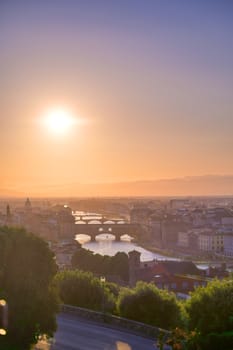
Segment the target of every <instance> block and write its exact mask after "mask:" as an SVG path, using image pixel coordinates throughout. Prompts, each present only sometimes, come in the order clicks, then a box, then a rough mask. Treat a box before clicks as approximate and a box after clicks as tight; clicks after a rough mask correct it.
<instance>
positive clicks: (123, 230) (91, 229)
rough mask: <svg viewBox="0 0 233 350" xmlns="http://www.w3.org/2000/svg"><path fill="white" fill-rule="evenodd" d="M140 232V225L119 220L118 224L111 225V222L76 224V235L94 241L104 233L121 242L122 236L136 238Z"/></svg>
mask: <svg viewBox="0 0 233 350" xmlns="http://www.w3.org/2000/svg"><path fill="white" fill-rule="evenodd" d="M139 231H140V226H139V225H138V224H130V223H123V222H122V223H121V222H119V220H118V221H117V223H114V222H113V223H111V222H110V221H107V222H106V221H102V222H101V221H95V222H93V221H89V223H83V222H80V221H78V223H77V222H76V224H75V234H76V235H78V234H85V235H88V236H90V237H91V240H92V241H95V238H96V236H98V235H100V234H103V233H104V234H111V235H114V236H115V239H116V241H120V239H121V236H123V235H129V236H132V237H135V236H138V234H139Z"/></svg>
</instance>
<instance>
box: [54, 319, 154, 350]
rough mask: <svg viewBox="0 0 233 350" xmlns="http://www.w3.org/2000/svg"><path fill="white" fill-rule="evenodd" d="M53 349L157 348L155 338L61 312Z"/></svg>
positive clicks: (129, 349) (110, 349)
mask: <svg viewBox="0 0 233 350" xmlns="http://www.w3.org/2000/svg"><path fill="white" fill-rule="evenodd" d="M57 322H58V329H57V332H56V334H55V337H54V342H53V345H52V347H51V350H155V349H157V348H156V346H155V345H154V343H155V341H154V340H153V339H148V338H144V337H140V336H137V335H134V334H131V333H128V332H125V331H121V330H117V329H112V328H108V327H106V326H104V325H102V324H98V323H92V322H89V321H86V320H84V319H80V318H78V317H77V316H73V315H69V314H59V316H58V318H57Z"/></svg>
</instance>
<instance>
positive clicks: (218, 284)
mask: <svg viewBox="0 0 233 350" xmlns="http://www.w3.org/2000/svg"><path fill="white" fill-rule="evenodd" d="M186 310H187V313H188V317H189V328H190V329H195V328H196V329H197V330H198V331H200V332H201V334H203V335H205V334H208V333H211V332H219V333H221V332H225V331H230V330H232V329H233V279H225V280H222V281H219V280H214V281H213V282H210V283H209V284H208V285H207V286H206V287H199V288H197V289H196V290H195V291H194V292H193V293H192V294H191V298H190V299H189V300H188V301H187V303H186Z"/></svg>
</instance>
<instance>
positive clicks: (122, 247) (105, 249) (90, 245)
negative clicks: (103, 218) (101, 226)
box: [76, 234, 177, 261]
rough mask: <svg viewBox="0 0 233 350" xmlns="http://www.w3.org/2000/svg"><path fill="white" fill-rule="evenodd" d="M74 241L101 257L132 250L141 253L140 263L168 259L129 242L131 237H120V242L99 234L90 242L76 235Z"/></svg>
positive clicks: (87, 237)
mask: <svg viewBox="0 0 233 350" xmlns="http://www.w3.org/2000/svg"><path fill="white" fill-rule="evenodd" d="M76 239H77V241H78V242H79V243H81V244H82V246H83V248H85V249H89V250H91V251H93V252H94V253H98V254H101V255H110V256H113V255H115V254H116V253H117V252H125V253H128V252H130V251H132V250H134V249H135V250H137V251H139V252H140V253H141V261H149V260H153V259H158V260H167V259H168V258H167V257H166V256H164V255H161V254H157V253H153V252H150V251H149V250H146V249H144V248H142V247H140V246H138V245H137V244H136V243H133V242H132V241H131V237H129V236H128V235H125V237H123V236H122V237H121V239H122V240H121V241H120V242H119V241H115V237H114V236H113V235H111V234H100V235H98V236H97V238H96V241H95V242H93V241H92V242H91V241H90V237H89V236H87V235H77V236H76ZM169 260H177V259H175V258H174V259H173V258H169Z"/></svg>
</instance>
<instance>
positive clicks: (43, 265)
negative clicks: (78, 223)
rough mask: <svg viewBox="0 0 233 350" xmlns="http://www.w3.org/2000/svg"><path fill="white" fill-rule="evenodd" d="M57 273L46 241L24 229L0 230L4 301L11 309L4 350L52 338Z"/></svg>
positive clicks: (1, 280) (1, 293)
mask: <svg viewBox="0 0 233 350" xmlns="http://www.w3.org/2000/svg"><path fill="white" fill-rule="evenodd" d="M56 271H57V266H56V264H55V261H54V256H53V253H52V252H51V251H50V250H49V248H48V245H47V244H46V243H45V242H44V241H43V240H42V239H40V238H38V237H36V236H34V235H32V234H29V233H27V232H26V231H25V230H23V229H17V228H7V227H2V228H0V287H1V288H0V297H4V298H5V299H6V300H7V302H8V305H9V322H8V324H9V325H8V330H7V335H6V336H4V337H1V345H0V349H7V348H9V349H11V348H12V349H24V350H25V349H28V348H29V346H30V344H33V343H36V341H37V339H38V337H39V335H40V334H47V335H49V336H52V334H53V332H54V331H55V330H56V320H55V313H56V311H57V310H58V302H57V301H58V299H57V296H56V291H55V290H54V289H53V288H52V287H51V286H50V282H51V280H52V278H53V276H54V274H55V273H56ZM3 343H4V344H3Z"/></svg>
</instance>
